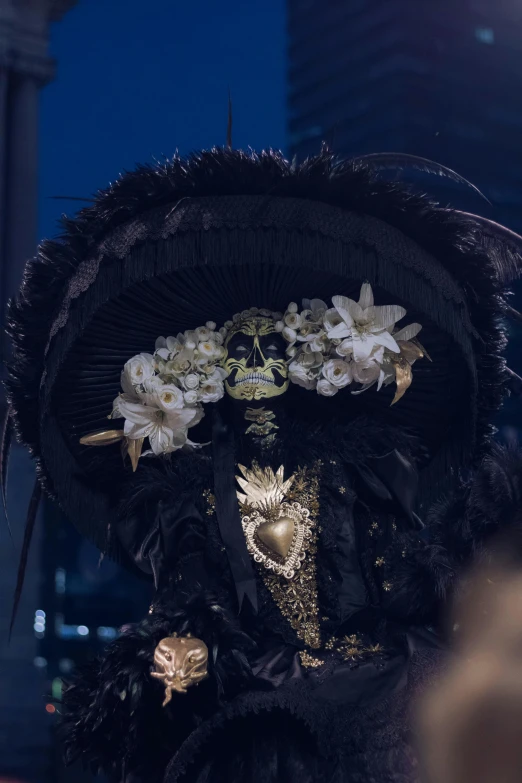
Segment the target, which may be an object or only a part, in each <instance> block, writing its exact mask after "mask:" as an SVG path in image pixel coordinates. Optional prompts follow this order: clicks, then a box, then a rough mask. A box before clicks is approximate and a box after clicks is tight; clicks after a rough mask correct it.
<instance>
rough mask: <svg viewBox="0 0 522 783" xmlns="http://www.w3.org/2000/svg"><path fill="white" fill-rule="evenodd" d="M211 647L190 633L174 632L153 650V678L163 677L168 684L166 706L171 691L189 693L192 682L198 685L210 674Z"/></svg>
mask: <svg viewBox="0 0 522 783" xmlns="http://www.w3.org/2000/svg"><path fill="white" fill-rule="evenodd" d="M207 665H208V647H207V645H206V644H205V642H202V641H201V639H196V638H194V637H192V636H191V635H190V634H187V636H177V634H173V635H172V636H168V637H167V638H165V639H162V640H161V641H160V642H159V644H158V645H157V647H156V649H155V650H154V667H155V671H153V672H151V677H155V678H156V679H157V680H161V682H162V683H163V685H164V686H165V700H164V702H163V706H164V707H165V706H166V705H167V704H168V703H169V702H170V701H171V699H172V691H176V692H177V693H186V692H187V688H189V687H190V686H191V685H197V684H198V683H199V682H201V681H202V680H205V679H206V678H207V677H208V669H207Z"/></svg>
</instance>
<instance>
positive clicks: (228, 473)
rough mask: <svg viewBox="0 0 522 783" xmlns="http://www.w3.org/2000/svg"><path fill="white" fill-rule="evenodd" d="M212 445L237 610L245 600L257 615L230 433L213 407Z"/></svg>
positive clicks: (219, 510) (221, 527)
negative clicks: (238, 499) (237, 493)
mask: <svg viewBox="0 0 522 783" xmlns="http://www.w3.org/2000/svg"><path fill="white" fill-rule="evenodd" d="M212 446H213V451H214V496H215V498H216V516H217V521H218V525H219V532H220V534H221V539H222V541H223V544H224V546H225V550H226V553H227V557H228V562H229V564H230V570H231V571H232V578H233V579H234V585H235V588H236V594H237V600H238V605H239V612H241V610H242V608H245V609H246V608H247V605H248V603H249V604H250V608H251V610H252V611H253V612H254V614H257V586H256V578H255V574H254V569H253V568H252V560H251V559H250V555H249V553H248V549H247V545H246V540H245V535H244V533H243V528H242V526H241V517H240V514H239V505H238V501H237V495H236V485H235V472H236V461H235V450H234V434H233V432H232V429H231V427H230V426H229V425H228V424H227V423H226V422H225V421H224V420H223V419H222V417H221V415H220V413H219V411H218V410H217V409H214V418H213V424H212ZM245 599H247V600H246V601H245Z"/></svg>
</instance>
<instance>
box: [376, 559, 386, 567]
mask: <svg viewBox="0 0 522 783" xmlns="http://www.w3.org/2000/svg"><path fill="white" fill-rule="evenodd" d="M385 562H386V561H385V560H384V557H378V558H377V560H376V561H375V565H376V566H377V568H380V567H381V566H383V565H384V563H385Z"/></svg>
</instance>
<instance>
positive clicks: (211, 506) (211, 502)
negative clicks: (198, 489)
mask: <svg viewBox="0 0 522 783" xmlns="http://www.w3.org/2000/svg"><path fill="white" fill-rule="evenodd" d="M203 497H204V498H205V500H206V501H207V506H208V508H207V514H208V516H209V517H210V516H212V514H213V513H214V511H215V510H216V497H215V495H214V494H213V493H212V492H211V491H210V490H209V489H204V490H203Z"/></svg>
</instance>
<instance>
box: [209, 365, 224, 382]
mask: <svg viewBox="0 0 522 783" xmlns="http://www.w3.org/2000/svg"><path fill="white" fill-rule="evenodd" d="M225 378H228V370H225V368H224V367H215V366H213V367H211V372H210V375H209V376H208V380H209V381H212V382H216V383H221V381H224V380H225Z"/></svg>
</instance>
